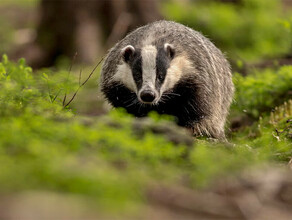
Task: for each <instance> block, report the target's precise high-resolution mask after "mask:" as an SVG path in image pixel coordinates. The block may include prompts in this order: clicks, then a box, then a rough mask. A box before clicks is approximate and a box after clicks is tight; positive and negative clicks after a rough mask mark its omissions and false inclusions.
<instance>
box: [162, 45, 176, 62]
mask: <svg viewBox="0 0 292 220" xmlns="http://www.w3.org/2000/svg"><path fill="white" fill-rule="evenodd" d="M164 50H165V52H166V54H167V56H168V57H169V58H170V59H173V57H174V55H175V50H174V47H173V45H171V44H168V43H166V44H164Z"/></svg>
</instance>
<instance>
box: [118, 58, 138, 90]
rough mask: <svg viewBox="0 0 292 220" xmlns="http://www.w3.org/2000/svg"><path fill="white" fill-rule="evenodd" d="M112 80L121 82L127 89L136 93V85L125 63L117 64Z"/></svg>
mask: <svg viewBox="0 0 292 220" xmlns="http://www.w3.org/2000/svg"><path fill="white" fill-rule="evenodd" d="M113 80H114V81H118V82H122V83H123V84H124V85H125V86H126V87H127V88H128V89H130V90H132V91H133V92H136V93H137V86H136V83H135V82H134V79H133V74H132V70H131V69H130V66H129V65H128V64H127V63H124V62H123V63H122V64H120V65H118V66H117V71H116V74H115V75H114V76H113Z"/></svg>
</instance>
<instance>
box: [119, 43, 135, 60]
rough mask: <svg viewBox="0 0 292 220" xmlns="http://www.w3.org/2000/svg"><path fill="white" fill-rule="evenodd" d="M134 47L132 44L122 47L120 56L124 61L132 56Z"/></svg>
mask: <svg viewBox="0 0 292 220" xmlns="http://www.w3.org/2000/svg"><path fill="white" fill-rule="evenodd" d="M134 53H135V48H134V47H133V46H132V45H127V46H126V47H124V48H123V49H122V57H123V59H124V61H125V62H126V63H128V62H129V60H130V59H131V58H132V57H133V55H134Z"/></svg>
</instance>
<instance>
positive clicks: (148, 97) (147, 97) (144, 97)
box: [139, 89, 157, 104]
mask: <svg viewBox="0 0 292 220" xmlns="http://www.w3.org/2000/svg"><path fill="white" fill-rule="evenodd" d="M156 97H157V95H156V94H155V92H154V91H152V90H150V89H147V90H142V91H141V92H140V93H139V98H140V100H141V101H142V102H143V103H147V104H151V103H153V102H154V100H155V99H156Z"/></svg>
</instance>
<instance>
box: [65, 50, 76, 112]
mask: <svg viewBox="0 0 292 220" xmlns="http://www.w3.org/2000/svg"><path fill="white" fill-rule="evenodd" d="M76 57H77V52H76V53H75V54H74V57H73V59H72V62H71V65H70V67H69V72H68V76H67V82H68V80H69V76H70V74H71V70H72V66H73V63H74V61H75V59H76ZM66 98H67V92H66V90H65V96H64V99H63V106H64V105H65V102H66Z"/></svg>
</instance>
